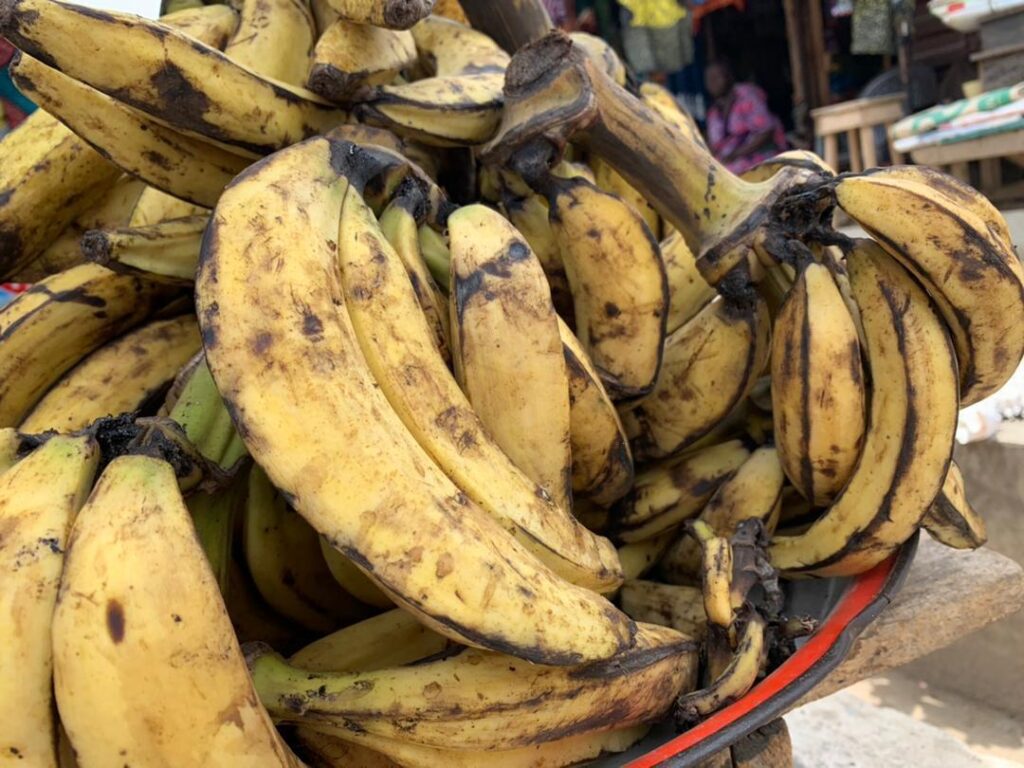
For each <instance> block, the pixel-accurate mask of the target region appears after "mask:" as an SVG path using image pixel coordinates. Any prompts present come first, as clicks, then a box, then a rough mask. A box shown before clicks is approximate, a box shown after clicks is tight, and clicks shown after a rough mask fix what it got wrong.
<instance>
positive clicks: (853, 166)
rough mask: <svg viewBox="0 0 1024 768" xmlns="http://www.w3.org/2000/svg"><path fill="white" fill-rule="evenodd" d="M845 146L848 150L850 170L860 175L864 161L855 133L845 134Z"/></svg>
mask: <svg viewBox="0 0 1024 768" xmlns="http://www.w3.org/2000/svg"><path fill="white" fill-rule="evenodd" d="M846 144H847V145H848V146H849V148H850V170H851V171H853V172H854V173H860V172H861V171H863V170H864V159H863V158H862V157H861V152H860V138H859V137H858V134H857V131H855V130H854V131H847V132H846Z"/></svg>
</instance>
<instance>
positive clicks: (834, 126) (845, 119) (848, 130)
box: [811, 93, 904, 172]
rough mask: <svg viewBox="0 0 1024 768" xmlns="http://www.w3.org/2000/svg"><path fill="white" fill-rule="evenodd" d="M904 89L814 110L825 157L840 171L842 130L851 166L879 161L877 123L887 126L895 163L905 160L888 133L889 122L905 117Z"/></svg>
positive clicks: (856, 168)
mask: <svg viewBox="0 0 1024 768" xmlns="http://www.w3.org/2000/svg"><path fill="white" fill-rule="evenodd" d="M903 99H904V95H903V94H902V93H894V94H892V95H890V96H878V97H876V98H871V99H854V100H853V101H844V102H841V103H839V104H833V105H832V106H830V107H821V108H819V109H812V110H811V117H812V118H813V119H814V135H815V136H820V137H821V139H822V141H823V142H824V144H825V156H824V160H825V162H826V163H828V164H829V165H830V166H831V167H832V168H833V169H834V170H836V171H839V170H840V168H839V134H840V133H845V134H846V140H847V143H848V144H849V146H850V170H851V171H854V172H857V171H863V170H864V169H865V168H874V167H875V166H876V165H878V153H877V152H875V126H879V125H881V126H884V127H885V129H886V131H885V135H886V140H887V141H888V142H889V157H890V161H891V162H892V163H893V164H899V163H901V162H902V158H901V156H900V155H899V153H897V152H896V150H895V149H894V148H893V145H892V139H891V138H890V137H889V130H888V129H889V126H890V125H892V123H894V122H896V121H897V120H899V119H900V118H901V117H903Z"/></svg>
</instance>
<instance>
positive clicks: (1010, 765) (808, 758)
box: [786, 672, 1024, 768]
mask: <svg viewBox="0 0 1024 768" xmlns="http://www.w3.org/2000/svg"><path fill="white" fill-rule="evenodd" d="M786 723H787V724H788V725H789V731H790V735H791V736H792V739H793V755H794V762H795V765H796V768H1019V767H1020V766H1022V765H1024V722H1021V721H1020V720H1019V719H1017V718H1014V717H1012V716H1010V715H1007V714H1006V713H1005V712H1001V711H999V710H996V709H993V708H992V707H989V706H987V705H985V704H982V703H980V702H977V701H973V700H971V699H967V698H965V697H963V696H961V695H958V694H956V693H953V692H951V691H947V690H943V689H940V688H936V687H935V686H931V685H928V684H927V683H925V682H923V681H921V680H917V679H914V678H912V677H910V676H908V675H905V674H902V673H899V672H897V673H890V674H888V675H885V676H882V677H876V678H872V679H870V680H864V681H862V682H860V683H857V684H856V685H853V686H851V687H850V688H847V689H846V690H843V691H840V692H839V693H836V694H833V695H832V696H829V697H827V698H825V699H822V700H821V701H816V702H814V703H812V704H808V705H807V706H805V707H802V708H800V709H799V710H797V711H795V712H791V713H790V714H788V715H786Z"/></svg>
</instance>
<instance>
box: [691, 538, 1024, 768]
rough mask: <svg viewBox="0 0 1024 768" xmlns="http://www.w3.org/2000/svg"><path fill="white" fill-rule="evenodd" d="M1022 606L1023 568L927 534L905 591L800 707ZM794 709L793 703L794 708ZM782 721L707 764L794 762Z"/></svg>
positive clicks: (783, 765)
mask: <svg viewBox="0 0 1024 768" xmlns="http://www.w3.org/2000/svg"><path fill="white" fill-rule="evenodd" d="M1022 608H1024V569H1022V568H1021V566H1020V565H1019V564H1018V563H1016V562H1014V561H1013V560H1011V559H1010V558H1008V557H1005V556H1003V555H1000V554H997V553H995V552H992V551H989V550H987V549H981V550H978V551H976V552H957V551H954V550H951V549H947V548H945V547H942V546H940V545H938V544H936V543H934V542H933V541H931V539H929V538H928V537H927V536H923V537H922V539H921V545H920V547H919V549H918V553H917V558H916V559H915V560H914V564H913V565H912V566H911V569H910V574H909V576H908V577H907V582H906V584H904V585H903V589H901V590H900V592H899V593H898V594H897V595H896V597H895V599H894V600H893V601H892V604H891V605H889V607H887V608H886V609H885V610H884V611H883V612H882V614H881V615H880V616H879V617H878V618H877V619H875V621H874V622H873V623H872V624H871V626H870V627H868V628H867V629H866V630H865V631H864V633H863V634H862V635H861V636H860V637H859V638H858V639H857V641H856V642H855V644H854V646H853V649H852V650H851V652H850V655H849V656H848V657H847V658H846V660H845V661H843V662H842V664H840V665H839V667H838V668H837V669H836V670H835V671H834V672H832V674H831V675H829V676H828V677H827V678H825V680H823V681H822V682H821V684H819V685H818V686H817V687H816V688H815V689H814V690H813V691H811V692H810V693H809V694H808V695H807V696H805V697H804V698H803V699H801V700H800V701H799V702H798V703H797V704H796V705H795V707H798V706H800V705H802V704H806V703H808V702H810V701H814V700H816V699H820V698H822V697H824V696H827V695H828V694H830V693H835V692H836V691H838V690H841V689H843V688H845V687H847V686H848V685H853V683H856V682H858V681H859V680H864V679H866V678H869V677H874V676H875V675H878V674H881V673H882V672H886V671H887V670H891V669H894V668H896V667H899V666H902V665H903V664H906V663H908V662H910V661H913V660H914V659H917V658H920V657H922V656H925V655H927V654H929V653H931V652H932V651H937V650H938V649H940V648H944V647H945V646H947V645H950V644H952V643H953V642H954V641H956V640H959V639H960V638H962V637H964V636H965V635H968V634H970V633H971V632H974V631H976V630H978V629H981V628H982V627H984V626H986V625H987V624H991V623H992V622H994V621H998V620H999V619H1002V618H1004V617H1006V616H1009V615H1011V614H1013V613H1016V612H1017V611H1019V610H1021V609H1022ZM795 707H794V708H795ZM792 760H793V756H792V749H791V747H790V745H789V735H788V732H787V731H786V729H785V725H784V724H783V723H782V721H781V720H776V721H775V722H774V723H771V724H769V725H768V726H765V727H764V728H762V729H760V730H759V731H755V732H754V733H752V734H751V735H750V736H748V737H747V738H746V739H743V740H741V741H740V742H739V743H737V744H735V745H734V746H733V747H732V748H731V749H729V750H723V751H722V752H720V753H719V754H718V755H716V756H715V758H714V759H713V760H711V761H709V762H707V763H706V764H705V766H702V768H789V766H791V765H792Z"/></svg>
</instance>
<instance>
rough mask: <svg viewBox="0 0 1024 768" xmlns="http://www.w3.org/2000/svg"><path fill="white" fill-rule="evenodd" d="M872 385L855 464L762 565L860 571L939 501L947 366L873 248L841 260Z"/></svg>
mask: <svg viewBox="0 0 1024 768" xmlns="http://www.w3.org/2000/svg"><path fill="white" fill-rule="evenodd" d="M846 266H847V269H848V270H849V275H850V287H851V290H852V292H853V296H854V298H855V300H856V301H857V304H858V306H859V307H860V311H861V318H862V320H863V323H864V332H865V336H866V341H867V344H866V347H867V348H866V355H867V363H866V369H867V375H868V376H869V377H870V381H871V383H872V389H871V395H870V398H869V403H870V405H869V416H868V427H867V431H866V433H865V436H864V443H863V447H862V448H861V455H860V459H859V460H858V462H857V466H856V467H855V469H854V471H853V475H852V476H851V477H850V480H849V482H848V483H847V484H846V487H845V488H843V490H842V491H841V492H840V494H839V495H838V496H837V497H836V499H835V501H833V502H832V505H831V506H830V507H829V508H828V509H827V511H825V512H824V513H823V514H822V516H821V517H820V518H818V520H817V521H815V522H814V523H813V524H812V525H811V526H810V528H808V529H807V531H805V532H804V533H801V534H797V535H792V536H779V535H776V536H775V537H774V539H773V540H772V544H771V548H770V555H771V560H772V564H773V565H774V566H775V567H776V568H778V569H780V570H783V571H790V572H794V573H812V574H815V575H822V576H832V575H850V574H856V573H860V572H862V571H864V570H867V569H868V568H870V567H872V566H873V565H876V564H877V563H879V562H881V561H882V560H884V559H885V558H886V557H887V556H888V555H889V554H891V553H892V552H894V551H895V550H896V548H897V547H898V546H899V545H900V544H902V543H903V542H904V541H906V540H907V539H908V538H910V536H911V535H912V534H913V532H914V531H915V530H916V529H917V527H918V526H919V525H920V523H921V520H922V518H923V517H924V516H925V514H926V513H927V511H928V508H929V507H930V506H931V504H932V501H933V500H934V499H935V497H936V496H938V494H939V490H940V488H941V486H942V481H943V478H944V477H945V476H946V472H947V469H948V467H949V462H950V458H951V454H952V451H953V437H954V433H955V431H956V421H957V407H958V403H957V367H956V359H955V357H954V354H953V350H952V347H951V345H950V342H949V336H948V333H947V330H946V328H945V325H944V323H943V322H942V320H941V319H940V318H939V317H938V316H937V315H936V314H935V311H934V310H933V309H932V307H931V304H930V303H929V302H928V299H927V296H926V295H925V293H924V291H923V290H922V289H921V288H920V287H919V286H918V284H917V283H916V282H915V281H914V279H913V277H911V275H910V274H909V273H908V272H907V271H906V270H905V269H904V268H903V267H901V266H900V265H899V264H898V263H897V262H896V261H894V260H893V259H892V258H891V257H890V256H888V255H887V254H886V253H885V252H884V251H883V250H882V249H881V248H880V247H879V246H878V245H877V244H875V243H873V242H871V241H867V240H861V241H858V242H857V243H856V244H855V246H854V247H853V248H852V249H851V251H850V252H849V253H847V256H846Z"/></svg>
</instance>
